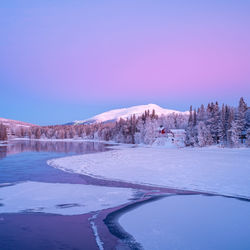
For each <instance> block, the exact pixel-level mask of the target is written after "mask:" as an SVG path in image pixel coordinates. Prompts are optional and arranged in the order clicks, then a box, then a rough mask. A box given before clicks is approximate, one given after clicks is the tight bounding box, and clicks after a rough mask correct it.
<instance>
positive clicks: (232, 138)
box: [228, 120, 240, 147]
mask: <svg viewBox="0 0 250 250" xmlns="http://www.w3.org/2000/svg"><path fill="white" fill-rule="evenodd" d="M228 132H229V144H230V145H231V146H232V147H238V146H239V144H240V140H239V136H240V126H239V123H238V121H237V120H233V121H232V122H231V126H230V129H229V130H228Z"/></svg>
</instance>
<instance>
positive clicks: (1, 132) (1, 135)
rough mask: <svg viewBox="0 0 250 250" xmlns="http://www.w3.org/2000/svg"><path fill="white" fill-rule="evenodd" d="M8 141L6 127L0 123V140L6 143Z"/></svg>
mask: <svg viewBox="0 0 250 250" xmlns="http://www.w3.org/2000/svg"><path fill="white" fill-rule="evenodd" d="M7 139H8V136H7V127H6V126H4V125H3V124H2V123H0V140H1V141H6V140H7Z"/></svg>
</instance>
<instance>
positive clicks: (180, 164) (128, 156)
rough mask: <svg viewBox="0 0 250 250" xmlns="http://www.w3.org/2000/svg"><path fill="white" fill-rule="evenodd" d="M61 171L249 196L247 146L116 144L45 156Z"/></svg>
mask: <svg viewBox="0 0 250 250" xmlns="http://www.w3.org/2000/svg"><path fill="white" fill-rule="evenodd" d="M48 164H49V165H51V166H53V167H56V168H59V169H61V170H64V171H69V172H75V173H79V174H85V175H90V176H94V177H97V178H103V179H112V180H121V181H125V182H130V183H140V184H146V185H153V186H161V187H170V188H178V189H186V190H194V191H203V192H209V193H217V194H222V195H230V196H238V197H247V198H250V149H249V148H234V149H230V148H218V147H210V148H182V149H178V148H152V147H135V148H121V147H120V148H119V149H118V150H112V151H107V152H101V153H96V154H86V155H80V156H72V157H65V158H59V159H53V160H49V161H48Z"/></svg>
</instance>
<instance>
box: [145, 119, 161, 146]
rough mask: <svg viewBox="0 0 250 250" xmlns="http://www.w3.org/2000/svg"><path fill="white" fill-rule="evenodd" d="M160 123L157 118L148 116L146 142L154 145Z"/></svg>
mask: <svg viewBox="0 0 250 250" xmlns="http://www.w3.org/2000/svg"><path fill="white" fill-rule="evenodd" d="M157 127H158V123H157V120H156V119H151V118H150V117H148V118H147V119H146V122H145V136H144V143H145V144H149V145H152V144H153V142H154V141H155V138H156V135H157Z"/></svg>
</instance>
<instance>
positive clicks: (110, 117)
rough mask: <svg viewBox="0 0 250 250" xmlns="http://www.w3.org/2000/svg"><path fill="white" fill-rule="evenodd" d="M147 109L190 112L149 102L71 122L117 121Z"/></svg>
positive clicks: (164, 111) (166, 113) (158, 111)
mask: <svg viewBox="0 0 250 250" xmlns="http://www.w3.org/2000/svg"><path fill="white" fill-rule="evenodd" d="M146 110H149V111H150V112H152V111H153V110H155V113H156V114H157V115H159V116H160V115H169V114H171V113H176V114H188V112H187V111H186V112H181V111H177V110H172V109H164V108H162V107H160V106H158V105H156V104H148V105H139V106H132V107H129V108H122V109H113V110H110V111H107V112H104V113H101V114H99V115H96V116H93V117H91V118H89V119H86V120H76V121H74V122H71V123H69V124H92V123H103V122H111V121H117V120H119V119H120V118H123V119H127V118H129V117H130V116H131V115H135V116H136V117H138V116H140V115H142V114H143V113H144V112H145V111H146Z"/></svg>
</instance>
